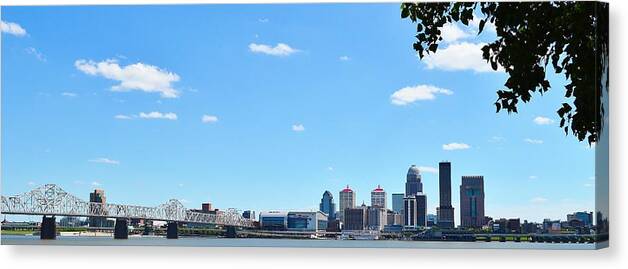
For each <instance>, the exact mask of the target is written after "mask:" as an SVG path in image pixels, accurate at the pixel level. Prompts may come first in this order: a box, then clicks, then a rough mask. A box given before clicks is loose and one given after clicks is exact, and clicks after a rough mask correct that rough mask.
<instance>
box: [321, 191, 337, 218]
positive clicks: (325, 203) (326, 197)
mask: <svg viewBox="0 0 628 269" xmlns="http://www.w3.org/2000/svg"><path fill="white" fill-rule="evenodd" d="M319 210H320V211H321V212H323V213H325V214H327V216H329V220H333V219H336V204H335V203H334V196H333V195H332V194H331V192H329V191H325V192H324V193H323V198H321V203H320V205H319Z"/></svg>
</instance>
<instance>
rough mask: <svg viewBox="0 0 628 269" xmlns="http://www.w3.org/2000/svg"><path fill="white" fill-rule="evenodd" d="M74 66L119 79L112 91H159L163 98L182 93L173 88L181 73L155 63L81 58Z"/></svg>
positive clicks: (83, 70)
mask: <svg viewBox="0 0 628 269" xmlns="http://www.w3.org/2000/svg"><path fill="white" fill-rule="evenodd" d="M74 66H75V67H76V68H77V69H78V70H80V71H82V72H83V73H85V74H88V75H92V76H102V77H104V78H107V79H111V80H116V81H119V82H120V84H118V85H115V86H113V87H111V90H112V91H119V92H124V91H132V90H139V91H143V92H149V93H159V94H160V95H161V97H163V98H177V97H179V95H180V92H179V91H178V90H175V89H174V88H172V83H174V82H177V81H179V75H177V74H175V73H172V72H169V71H166V70H163V69H161V68H159V67H156V66H153V65H148V64H144V63H135V64H131V65H127V66H120V65H119V64H118V61H117V60H115V59H109V60H105V61H102V62H94V61H92V60H83V59H79V60H76V62H74Z"/></svg>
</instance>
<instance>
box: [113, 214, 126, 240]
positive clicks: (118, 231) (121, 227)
mask: <svg viewBox="0 0 628 269" xmlns="http://www.w3.org/2000/svg"><path fill="white" fill-rule="evenodd" d="M113 238H114V239H129V223H128V220H127V219H116V227H115V229H114V231H113Z"/></svg>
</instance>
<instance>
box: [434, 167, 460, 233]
mask: <svg viewBox="0 0 628 269" xmlns="http://www.w3.org/2000/svg"><path fill="white" fill-rule="evenodd" d="M438 192H439V202H440V205H439V207H438V208H436V214H437V220H436V223H438V227H440V228H445V229H453V228H454V227H455V223H454V208H453V207H452V206H451V163H450V162H440V163H438Z"/></svg>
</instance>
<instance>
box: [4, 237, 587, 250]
mask: <svg viewBox="0 0 628 269" xmlns="http://www.w3.org/2000/svg"><path fill="white" fill-rule="evenodd" d="M0 243H1V244H2V245H61V246H177V247H287V248H303V247H313V248H417V249H461V248H476V249H500V248H508V249H595V244H562V243H528V242H425V241H395V240H316V239H256V238H236V239H231V238H215V237H179V239H166V238H165V237H129V239H122V240H120V239H117V240H116V239H113V237H101V236H99V237H88V236H58V237H57V239H56V240H40V239H39V237H38V236H22V235H3V236H2V238H1V242H0Z"/></svg>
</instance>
